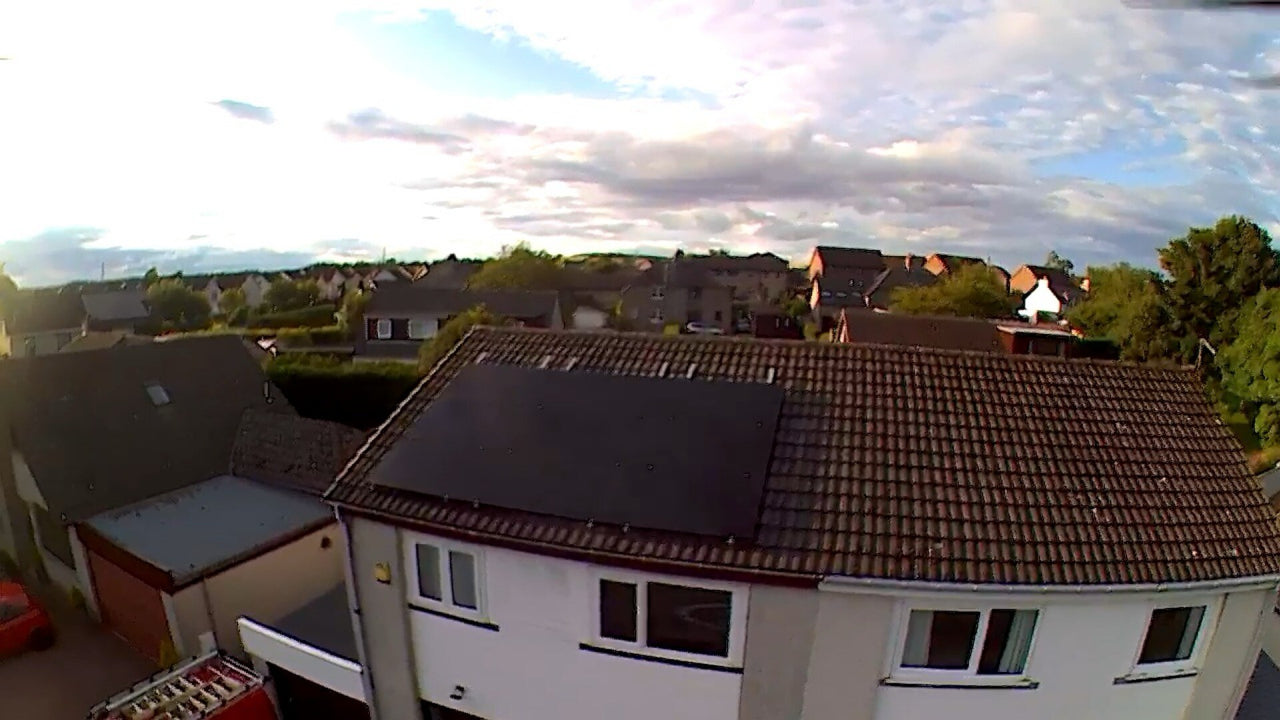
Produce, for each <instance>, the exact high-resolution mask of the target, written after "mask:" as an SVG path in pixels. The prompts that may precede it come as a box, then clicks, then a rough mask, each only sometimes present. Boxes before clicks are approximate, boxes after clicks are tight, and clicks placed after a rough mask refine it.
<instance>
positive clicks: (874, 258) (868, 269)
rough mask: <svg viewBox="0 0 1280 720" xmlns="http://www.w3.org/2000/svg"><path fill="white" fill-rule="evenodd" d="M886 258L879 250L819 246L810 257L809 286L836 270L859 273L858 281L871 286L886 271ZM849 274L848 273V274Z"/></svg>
mask: <svg viewBox="0 0 1280 720" xmlns="http://www.w3.org/2000/svg"><path fill="white" fill-rule="evenodd" d="M884 265H885V263H884V256H883V255H881V254H880V251H879V250H871V249H867V248H849V247H834V246H830V245H819V246H818V247H815V248H814V249H813V253H812V254H811V255H810V256H809V269H808V284H809V285H810V286H812V284H813V281H814V279H815V278H819V277H821V276H822V275H824V274H826V273H827V272H829V271H831V270H835V269H842V270H846V271H850V272H852V271H857V272H856V275H857V279H860V280H862V283H863V284H864V285H869V284H870V283H871V281H872V280H874V279H875V277H876V275H878V274H880V272H881V271H882V270H884ZM846 274H848V273H846Z"/></svg>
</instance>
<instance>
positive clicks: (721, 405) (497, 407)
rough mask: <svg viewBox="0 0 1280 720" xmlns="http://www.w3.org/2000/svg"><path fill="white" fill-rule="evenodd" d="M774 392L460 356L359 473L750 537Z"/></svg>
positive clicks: (552, 509) (474, 495) (777, 406)
mask: <svg viewBox="0 0 1280 720" xmlns="http://www.w3.org/2000/svg"><path fill="white" fill-rule="evenodd" d="M782 395H783V392H782V389H781V388H779V387H776V386H773V385H765V384H759V383H730V382H709V381H703V380H686V379H683V378H681V379H671V378H668V379H659V378H647V377H618V376H611V375H604V374H596V373H587V372H564V371H559V370H539V369H534V368H526V367H514V366H505V365H469V366H467V367H465V368H463V369H462V370H461V371H460V372H459V373H458V375H457V376H456V377H455V378H454V379H453V381H452V382H450V383H449V385H448V386H446V387H445V388H444V390H442V391H441V393H440V395H439V396H438V397H437V398H436V399H435V400H434V401H433V402H432V403H431V404H430V405H429V406H427V409H426V411H425V412H423V414H422V416H421V417H419V418H418V420H417V421H416V422H414V424H413V425H412V426H411V427H410V428H409V429H408V431H407V432H406V433H405V434H404V436H403V437H402V438H401V439H400V440H399V442H397V443H396V445H395V447H393V448H392V449H391V450H390V451H389V452H388V453H387V454H386V456H385V457H384V458H383V460H382V462H381V463H380V464H379V465H378V466H377V467H376V468H375V469H374V471H373V473H372V474H371V476H370V480H371V481H372V482H373V483H375V484H379V485H384V486H388V487H393V488H398V489H401V490H409V491H412V492H418V493H424V494H427V495H435V496H441V497H443V496H448V497H450V498H455V499H458V500H466V501H478V502H480V503H483V504H486V505H491V506H495V507H503V508H508V509H512V510H524V511H528V512H535V513H541V514H546V515H555V516H559V517H565V518H573V519H579V520H588V519H594V520H597V521H599V522H605V523H615V524H623V523H630V524H631V525H633V526H636V527H643V528H650V529H655V530H670V531H675V532H687V533H698V534H703V535H717V536H729V535H734V536H738V537H751V536H753V535H754V533H755V525H756V519H757V515H758V513H759V506H760V497H761V494H762V493H763V492H764V481H765V473H766V470H767V468H768V463H769V455H770V452H771V451H772V449H773V437H774V432H775V430H776V427H777V423H778V413H779V411H780V410H781V407H782Z"/></svg>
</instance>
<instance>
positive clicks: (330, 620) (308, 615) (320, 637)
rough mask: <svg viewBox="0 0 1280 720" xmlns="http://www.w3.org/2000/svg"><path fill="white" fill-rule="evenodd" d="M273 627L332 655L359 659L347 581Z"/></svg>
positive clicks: (272, 624)
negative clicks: (349, 605)
mask: <svg viewBox="0 0 1280 720" xmlns="http://www.w3.org/2000/svg"><path fill="white" fill-rule="evenodd" d="M271 627H273V628H274V629H276V630H278V631H280V632H282V633H284V634H285V635H288V636H289V637H291V638H293V639H294V640H298V641H300V642H303V643H306V644H307V645H310V646H312V647H315V648H319V649H321V650H324V651H325V652H327V653H329V654H330V655H336V656H338V657H340V658H344V659H346V660H350V661H351V662H356V663H358V662H360V656H359V654H358V653H357V652H356V635H355V631H354V630H353V629H352V627H351V611H350V609H349V608H348V607H347V586H346V585H342V584H339V585H335V586H334V587H332V588H330V590H329V591H328V592H326V593H325V594H323V595H321V596H320V597H318V598H316V599H315V600H312V601H311V602H309V603H307V604H306V605H303V606H302V607H300V608H298V609H297V610H294V611H293V612H291V613H289V614H288V615H285V616H284V617H282V618H280V620H279V621H278V622H274V623H271Z"/></svg>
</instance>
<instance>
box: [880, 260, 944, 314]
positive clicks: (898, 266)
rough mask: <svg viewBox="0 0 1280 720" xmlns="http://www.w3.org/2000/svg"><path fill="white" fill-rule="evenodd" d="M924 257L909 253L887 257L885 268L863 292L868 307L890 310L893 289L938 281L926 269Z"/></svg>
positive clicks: (921, 285)
mask: <svg viewBox="0 0 1280 720" xmlns="http://www.w3.org/2000/svg"><path fill="white" fill-rule="evenodd" d="M923 260H924V258H918V257H913V256H911V255H907V256H905V257H901V258H893V259H892V260H890V259H889V258H886V260H885V269H884V270H883V271H882V272H881V273H880V274H879V275H877V276H876V278H875V279H874V280H872V281H871V284H870V285H869V286H868V287H867V288H866V290H865V291H864V292H863V293H862V299H863V300H864V304H865V305H866V307H869V308H872V309H876V310H888V309H889V308H890V306H892V305H893V291H894V290H896V289H898V288H900V287H907V288H912V287H928V286H929V285H933V284H934V283H936V282H937V281H938V276H937V275H934V274H933V273H931V272H929V271H928V270H925V269H924V262H923Z"/></svg>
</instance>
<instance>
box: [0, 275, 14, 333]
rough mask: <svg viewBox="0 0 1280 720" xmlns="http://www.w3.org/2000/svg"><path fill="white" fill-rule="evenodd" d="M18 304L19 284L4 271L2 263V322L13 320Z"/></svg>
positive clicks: (0, 300) (0, 303)
mask: <svg viewBox="0 0 1280 720" xmlns="http://www.w3.org/2000/svg"><path fill="white" fill-rule="evenodd" d="M17 302H18V283H16V282H14V281H13V278H11V277H9V274H8V273H6V272H5V271H4V263H0V320H5V321H8V320H12V319H13V313H14V310H15V309H16V307H15V306H16V305H17Z"/></svg>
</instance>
